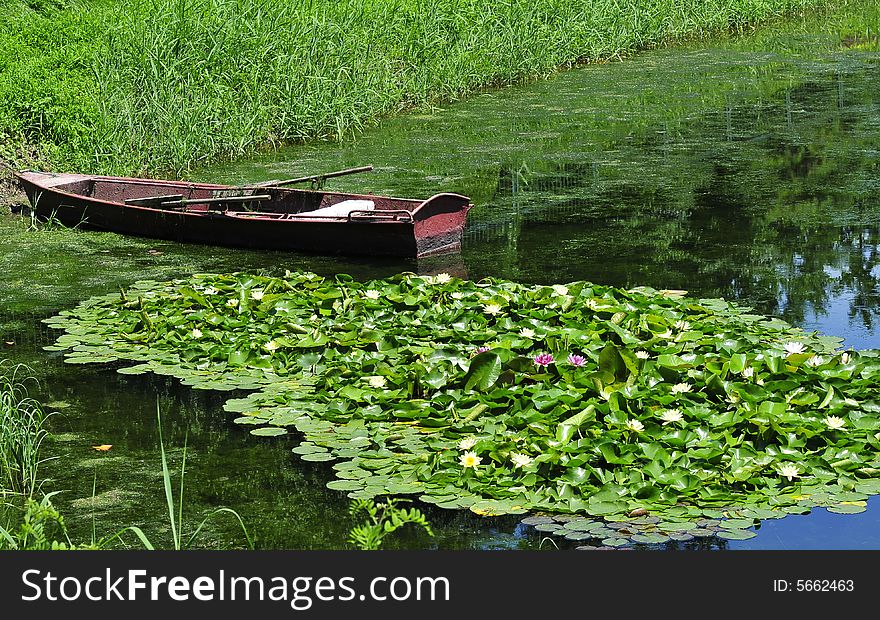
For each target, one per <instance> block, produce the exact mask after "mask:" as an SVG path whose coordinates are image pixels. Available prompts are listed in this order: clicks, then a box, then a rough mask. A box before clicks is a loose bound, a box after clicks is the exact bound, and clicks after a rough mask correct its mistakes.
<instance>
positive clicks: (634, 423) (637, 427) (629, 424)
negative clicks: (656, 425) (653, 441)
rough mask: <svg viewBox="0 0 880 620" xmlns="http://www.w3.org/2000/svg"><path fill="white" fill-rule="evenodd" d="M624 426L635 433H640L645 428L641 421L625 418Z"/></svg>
mask: <svg viewBox="0 0 880 620" xmlns="http://www.w3.org/2000/svg"><path fill="white" fill-rule="evenodd" d="M626 428H627V430H630V431H635V432H636V433H641V432H642V431H643V430H645V425H644V424H642V423H641V421H639V420H627V421H626Z"/></svg>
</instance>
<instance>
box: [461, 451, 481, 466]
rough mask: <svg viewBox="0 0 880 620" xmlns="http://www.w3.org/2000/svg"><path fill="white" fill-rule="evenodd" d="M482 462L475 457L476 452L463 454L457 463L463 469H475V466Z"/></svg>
mask: <svg viewBox="0 0 880 620" xmlns="http://www.w3.org/2000/svg"><path fill="white" fill-rule="evenodd" d="M482 461H483V459H481V458H480V457H479V456H477V453H476V452H465V453H464V454H462V455H461V458H459V460H458V462H459V463H461V466H462V467H464V468H468V467H472V468H476V467H477V465H479V464H480V463H481V462H482Z"/></svg>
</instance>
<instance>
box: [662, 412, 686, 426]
mask: <svg viewBox="0 0 880 620" xmlns="http://www.w3.org/2000/svg"><path fill="white" fill-rule="evenodd" d="M683 418H684V416H683V415H681V409H667V410H666V411H664V412H663V413H661V414H660V419H661V420H663V424H664V425H665V424H672V423H674V422H681V420H682V419H683Z"/></svg>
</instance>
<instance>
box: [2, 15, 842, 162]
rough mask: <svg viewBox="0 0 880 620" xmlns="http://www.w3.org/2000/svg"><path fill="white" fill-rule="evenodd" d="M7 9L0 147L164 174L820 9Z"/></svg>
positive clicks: (334, 136)
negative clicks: (21, 145)
mask: <svg viewBox="0 0 880 620" xmlns="http://www.w3.org/2000/svg"><path fill="white" fill-rule="evenodd" d="M5 2H6V3H11V4H12V6H13V7H16V6H18V7H19V8H18V9H17V10H15V9H14V8H13V10H12V11H11V13H8V14H7V17H5V18H4V17H0V35H2V36H0V59H4V58H5V60H6V62H5V64H4V63H3V62H0V95H5V96H6V98H7V100H8V101H9V102H10V103H11V105H9V106H7V107H6V109H5V110H2V111H0V143H2V142H3V139H2V138H3V134H4V133H5V134H6V141H7V142H10V141H11V142H14V141H16V140H18V141H21V140H26V141H30V142H32V143H35V144H39V145H40V150H41V152H44V153H46V157H47V158H48V159H49V160H51V161H52V162H53V163H55V164H56V165H57V166H59V167H65V168H76V169H81V170H95V171H102V172H117V173H135V172H139V171H144V170H150V171H169V172H174V173H177V174H182V173H184V172H185V171H187V170H189V169H191V168H193V167H195V166H198V165H200V164H203V163H205V162H207V161H210V160H216V159H219V158H234V157H239V156H242V155H245V154H247V153H249V152H252V151H254V150H256V149H259V148H265V147H272V146H275V145H278V144H281V143H289V142H296V141H302V140H311V139H321V140H341V139H345V138H347V137H349V136H351V135H352V134H354V133H356V132H358V131H360V130H361V129H363V128H364V127H365V126H367V125H370V124H372V123H375V122H377V121H378V120H380V119H382V118H384V117H386V116H389V115H392V114H396V113H399V112H401V111H404V110H409V109H413V108H429V107H431V106H436V105H440V104H442V103H445V102H449V101H454V100H456V99H459V98H461V97H463V96H465V95H466V94H468V93H471V92H473V91H474V90H476V89H479V88H483V87H487V86H494V85H506V84H512V83H515V82H518V81H521V80H524V79H533V78H539V77H543V76H547V75H549V74H550V73H552V72H554V71H557V70H559V69H560V68H565V67H570V66H572V65H574V64H577V63H581V62H587V61H602V60H608V59H614V58H620V57H622V56H624V55H626V54H627V53H629V52H631V51H633V50H639V49H644V48H646V47H650V46H653V45H658V44H661V43H665V42H669V41H675V40H680V39H684V38H693V37H703V36H706V35H709V34H712V33H717V32H720V31H730V30H733V31H741V30H744V29H746V28H749V27H751V26H753V25H755V24H758V23H761V22H764V21H766V20H769V19H773V18H776V17H779V16H782V15H792V14H796V13H799V12H803V11H805V10H807V9H813V8H816V7H820V6H824V5H828V4H830V3H829V2H828V0H569V1H564V2H563V1H561V0H492V1H489V0H434V1H432V2H423V1H419V0H333V1H331V0H302V1H300V2H287V1H285V0H88V1H87V0H69V1H68V2H62V1H61V0H44V3H43V4H45V5H46V6H45V7H44V10H43V11H35V10H33V9H29V8H27V7H25V5H20V3H19V0H5ZM31 4H32V5H33V4H35V3H33V2H32V3H31ZM36 4H39V3H36ZM835 4H836V5H839V4H840V3H835ZM53 7H54V8H53ZM59 7H61V8H59ZM9 15H11V16H12V17H9ZM3 30H5V31H7V32H2V31H3ZM59 32H60V33H62V34H63V36H64V39H63V41H64V45H63V46H61V47H60V48H59V47H58V45H57V43H58V40H59V36H61V35H59V34H58V33H59ZM7 33H8V34H10V35H11V37H6V35H7ZM35 33H39V34H41V35H44V36H45V40H43V39H39V38H37V37H34V36H33V35H34V34H35ZM4 37H6V40H5V41H3V39H4ZM35 41H38V42H35ZM16 77H18V78H20V79H21V80H22V81H16ZM2 157H3V155H2V153H0V158H2Z"/></svg>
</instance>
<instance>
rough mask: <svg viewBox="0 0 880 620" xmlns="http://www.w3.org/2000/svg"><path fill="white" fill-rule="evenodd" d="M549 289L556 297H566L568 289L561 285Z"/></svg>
mask: <svg viewBox="0 0 880 620" xmlns="http://www.w3.org/2000/svg"><path fill="white" fill-rule="evenodd" d="M550 288H552V289H553V292H554V293H556V294H557V295H568V287H567V286H563V285H562V284H554V285H553V286H551V287H550Z"/></svg>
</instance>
